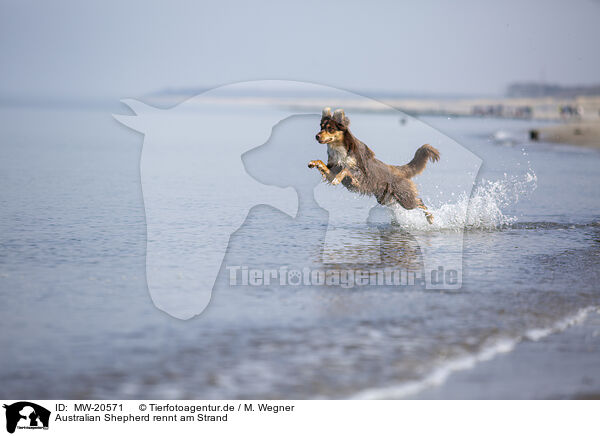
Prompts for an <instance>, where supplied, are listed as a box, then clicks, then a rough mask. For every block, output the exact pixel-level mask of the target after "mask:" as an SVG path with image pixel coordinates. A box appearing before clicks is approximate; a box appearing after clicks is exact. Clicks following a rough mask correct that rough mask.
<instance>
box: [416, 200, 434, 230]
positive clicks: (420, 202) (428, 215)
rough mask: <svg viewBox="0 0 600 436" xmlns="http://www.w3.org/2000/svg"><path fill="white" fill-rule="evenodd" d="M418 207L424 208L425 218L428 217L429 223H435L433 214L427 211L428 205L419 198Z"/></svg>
mask: <svg viewBox="0 0 600 436" xmlns="http://www.w3.org/2000/svg"><path fill="white" fill-rule="evenodd" d="M417 207H418V208H419V209H423V213H425V218H427V222H428V223H429V224H433V215H432V214H431V213H429V212H428V211H427V206H425V204H423V200H421V199H420V198H417Z"/></svg>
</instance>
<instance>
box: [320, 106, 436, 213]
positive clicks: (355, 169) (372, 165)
mask: <svg viewBox="0 0 600 436" xmlns="http://www.w3.org/2000/svg"><path fill="white" fill-rule="evenodd" d="M349 125H350V120H349V119H348V118H347V117H346V115H345V114H344V111H343V110H342V109H337V110H336V111H335V112H334V113H333V115H332V114H331V109H330V108H328V107H327V108H325V109H323V114H322V116H321V131H320V132H319V133H317V136H316V138H317V141H318V142H319V143H321V144H327V165H325V164H324V163H323V161H321V160H312V161H310V162H309V163H308V167H309V168H317V169H318V170H319V171H320V172H321V174H322V175H323V177H324V178H325V180H327V181H328V182H329V183H331V184H332V185H338V184H340V183H342V184H343V185H344V186H345V187H346V188H347V189H348V190H349V191H352V192H358V193H360V194H364V195H374V196H375V198H376V199H377V202H378V203H379V204H381V205H384V206H387V205H393V204H399V205H400V206H402V207H403V208H405V209H409V210H410V209H414V208H416V207H418V208H419V209H423V212H424V213H425V217H426V218H427V221H428V222H429V224H432V223H433V215H432V214H431V213H429V212H428V211H427V207H425V205H424V204H423V201H422V200H421V199H420V198H419V197H418V192H417V186H416V185H415V184H414V182H413V181H412V180H410V179H411V178H413V177H414V176H416V175H417V174H421V173H422V172H423V170H424V169H425V166H426V165H427V161H428V160H430V161H432V162H437V161H438V160H439V159H440V153H439V152H438V151H437V150H436V149H435V148H433V147H432V146H431V145H429V144H425V145H423V146H421V147H419V149H417V151H416V152H415V157H414V158H413V159H412V160H411V161H410V162H409V163H407V164H406V165H399V166H397V165H388V164H386V163H384V162H382V161H380V160H379V159H377V158H376V157H375V153H374V152H373V150H371V149H370V148H369V147H367V145H366V144H364V143H363V142H361V141H359V140H358V139H357V138H356V137H354V135H352V132H350V129H349V128H348V126H349Z"/></svg>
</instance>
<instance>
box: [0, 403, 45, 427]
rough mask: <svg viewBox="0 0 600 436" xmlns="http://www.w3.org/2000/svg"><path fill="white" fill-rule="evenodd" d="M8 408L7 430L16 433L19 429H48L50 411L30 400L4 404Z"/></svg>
mask: <svg viewBox="0 0 600 436" xmlns="http://www.w3.org/2000/svg"><path fill="white" fill-rule="evenodd" d="M3 407H4V408H5V409H6V431H8V432H9V433H14V432H15V430H16V429H17V428H18V429H29V430H35V429H44V430H47V429H48V424H49V422H50V411H49V410H48V409H46V408H44V407H42V406H39V405H37V404H35V403H30V402H29V401H19V402H17V403H13V404H11V405H9V406H8V405H6V404H5V405H4V406H3Z"/></svg>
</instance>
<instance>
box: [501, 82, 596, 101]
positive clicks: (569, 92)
mask: <svg viewBox="0 0 600 436" xmlns="http://www.w3.org/2000/svg"><path fill="white" fill-rule="evenodd" d="M506 95H507V96H508V97H560V98H573V97H578V96H585V95H600V84H599V85H587V86H584V85H576V86H561V85H548V84H543V83H534V82H518V83H511V84H510V85H509V86H508V88H507V89H506Z"/></svg>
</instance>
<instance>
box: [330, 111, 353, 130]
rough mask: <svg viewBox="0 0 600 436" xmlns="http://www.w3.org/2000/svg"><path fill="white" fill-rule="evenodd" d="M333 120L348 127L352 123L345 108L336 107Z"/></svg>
mask: <svg viewBox="0 0 600 436" xmlns="http://www.w3.org/2000/svg"><path fill="white" fill-rule="evenodd" d="M333 120H334V121H335V122H336V123H338V124H341V125H342V126H344V127H348V126H349V125H350V120H349V119H348V117H347V116H346V114H345V113H344V109H336V110H335V112H334V113H333Z"/></svg>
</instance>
